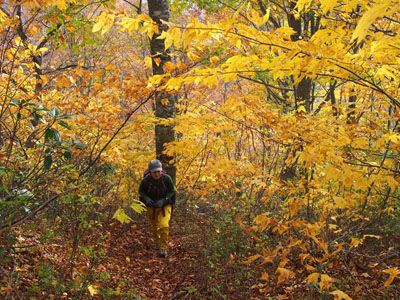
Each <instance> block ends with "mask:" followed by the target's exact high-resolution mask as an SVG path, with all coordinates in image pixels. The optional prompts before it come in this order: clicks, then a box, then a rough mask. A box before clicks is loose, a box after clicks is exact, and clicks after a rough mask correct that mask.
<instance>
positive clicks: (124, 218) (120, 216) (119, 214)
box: [113, 208, 133, 224]
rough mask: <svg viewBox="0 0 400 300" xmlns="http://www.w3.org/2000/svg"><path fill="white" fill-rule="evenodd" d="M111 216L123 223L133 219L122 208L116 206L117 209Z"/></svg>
mask: <svg viewBox="0 0 400 300" xmlns="http://www.w3.org/2000/svg"><path fill="white" fill-rule="evenodd" d="M113 218H114V219H116V220H118V221H119V222H121V223H122V224H124V223H127V224H128V223H130V222H132V221H133V219H132V218H131V217H129V216H128V215H127V214H126V213H125V211H124V210H123V209H122V208H118V209H117V211H116V212H115V213H114V215H113Z"/></svg>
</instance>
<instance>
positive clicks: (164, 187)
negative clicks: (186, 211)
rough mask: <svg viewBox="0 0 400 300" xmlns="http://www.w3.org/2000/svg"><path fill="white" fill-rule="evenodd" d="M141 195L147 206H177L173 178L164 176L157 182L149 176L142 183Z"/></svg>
mask: <svg viewBox="0 0 400 300" xmlns="http://www.w3.org/2000/svg"><path fill="white" fill-rule="evenodd" d="M139 195H140V200H141V201H142V202H143V203H144V204H146V206H153V207H163V206H164V205H166V204H175V187H174V183H173V182H172V178H171V177H170V176H169V175H167V174H165V175H164V174H163V175H161V177H160V179H158V180H155V179H153V177H151V175H147V176H146V177H145V178H143V180H142V182H141V183H140V187H139Z"/></svg>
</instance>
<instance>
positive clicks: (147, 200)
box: [145, 198, 155, 207]
mask: <svg viewBox="0 0 400 300" xmlns="http://www.w3.org/2000/svg"><path fill="white" fill-rule="evenodd" d="M145 201H146V202H145V204H146V206H147V207H155V206H154V205H155V202H154V200H153V199H151V198H146V199H145Z"/></svg>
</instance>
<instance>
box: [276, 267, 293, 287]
mask: <svg viewBox="0 0 400 300" xmlns="http://www.w3.org/2000/svg"><path fill="white" fill-rule="evenodd" d="M276 273H277V274H278V284H282V283H286V282H287V281H288V280H289V279H290V278H292V277H294V275H295V274H294V272H293V271H291V270H289V269H286V268H277V269H276Z"/></svg>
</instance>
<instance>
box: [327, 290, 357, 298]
mask: <svg viewBox="0 0 400 300" xmlns="http://www.w3.org/2000/svg"><path fill="white" fill-rule="evenodd" d="M329 294H331V295H333V297H334V299H335V300H352V299H351V297H349V295H347V294H346V293H345V292H342V291H341V290H336V291H333V292H331V293H329Z"/></svg>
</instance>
